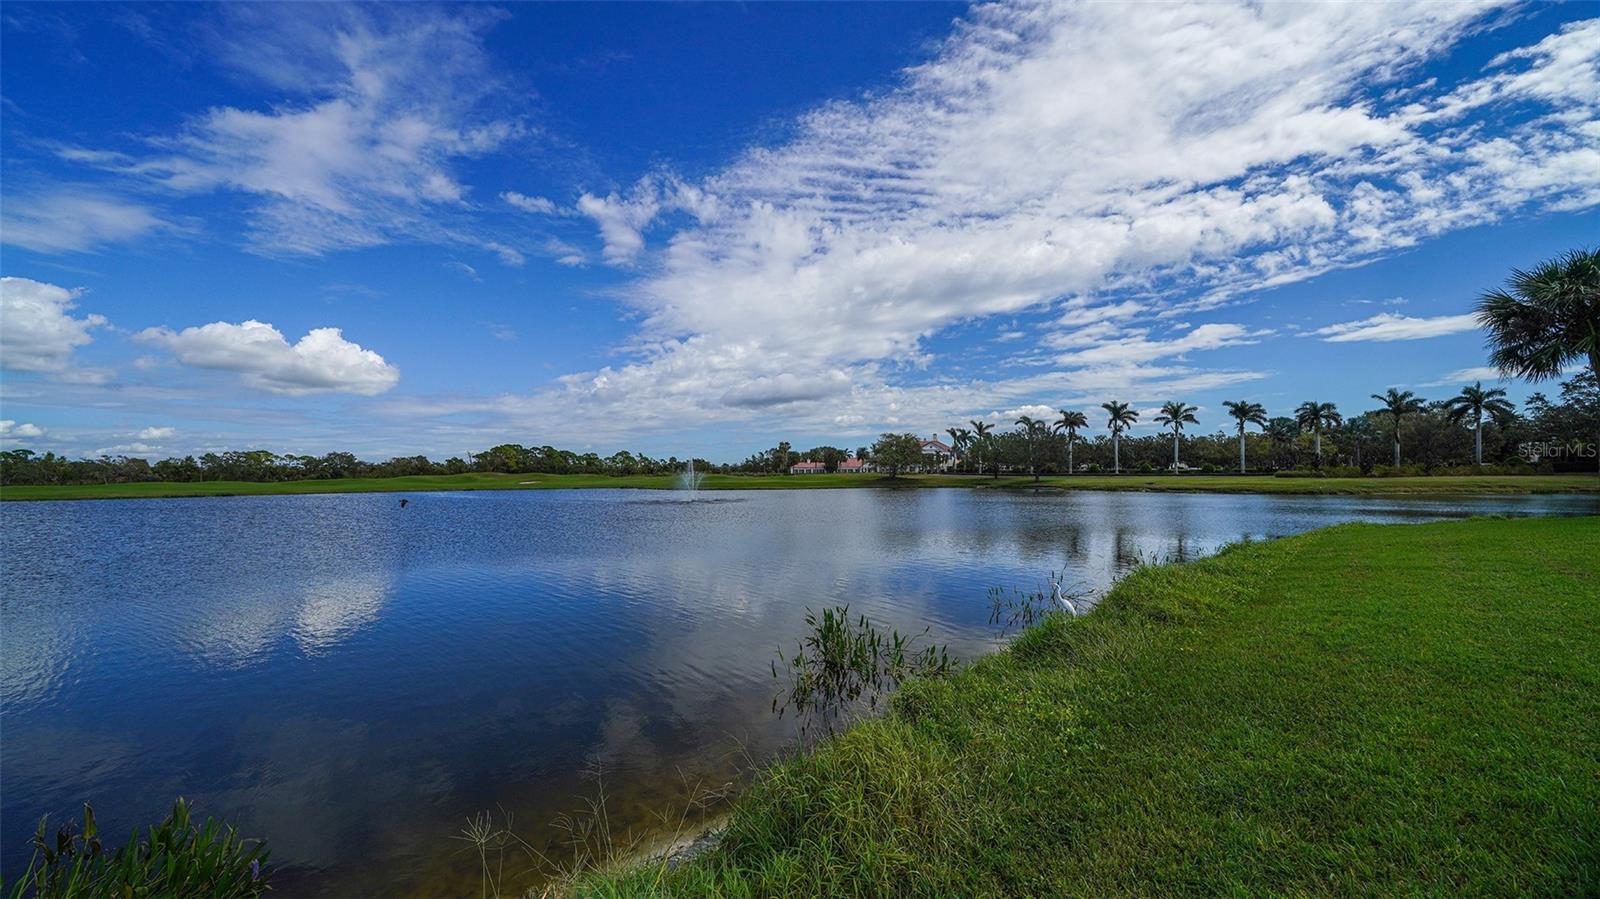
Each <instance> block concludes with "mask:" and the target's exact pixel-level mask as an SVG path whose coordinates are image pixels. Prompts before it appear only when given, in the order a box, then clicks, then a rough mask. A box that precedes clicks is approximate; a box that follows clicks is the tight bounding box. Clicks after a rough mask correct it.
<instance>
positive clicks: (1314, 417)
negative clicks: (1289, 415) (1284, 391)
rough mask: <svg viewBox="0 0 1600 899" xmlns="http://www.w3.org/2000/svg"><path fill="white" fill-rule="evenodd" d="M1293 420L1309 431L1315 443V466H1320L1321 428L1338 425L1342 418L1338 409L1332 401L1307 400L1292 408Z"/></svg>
mask: <svg viewBox="0 0 1600 899" xmlns="http://www.w3.org/2000/svg"><path fill="white" fill-rule="evenodd" d="M1294 420H1295V423H1296V424H1298V425H1299V426H1300V427H1301V428H1303V429H1305V430H1307V431H1310V432H1311V434H1312V438H1313V439H1314V440H1315V443H1316V452H1317V467H1318V468H1321V467H1322V429H1323V428H1335V427H1338V426H1339V424H1340V422H1343V421H1344V419H1343V418H1340V417H1339V409H1338V407H1336V406H1335V405H1334V404H1332V403H1319V402H1317V401H1316V400H1309V401H1307V402H1304V403H1301V404H1300V408H1298V409H1296V410H1294Z"/></svg>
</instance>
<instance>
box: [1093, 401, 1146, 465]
mask: <svg viewBox="0 0 1600 899" xmlns="http://www.w3.org/2000/svg"><path fill="white" fill-rule="evenodd" d="M1100 408H1102V409H1104V410H1106V414H1107V415H1109V416H1111V417H1110V418H1109V419H1107V420H1106V427H1108V428H1110V429H1111V470H1112V471H1113V472H1114V473H1116V474H1122V432H1123V430H1124V429H1126V428H1129V427H1132V426H1133V423H1134V422H1136V421H1138V420H1139V413H1137V412H1135V411H1133V408H1132V407H1131V406H1129V405H1128V404H1127V403H1119V402H1117V401H1115V400H1112V401H1111V402H1109V403H1101V404H1100Z"/></svg>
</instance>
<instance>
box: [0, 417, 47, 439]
mask: <svg viewBox="0 0 1600 899" xmlns="http://www.w3.org/2000/svg"><path fill="white" fill-rule="evenodd" d="M43 436H44V428H41V427H39V426H38V425H36V424H29V423H28V422H20V423H19V422H17V421H14V420H13V419H10V418H5V419H0V439H8V438H24V439H26V438H33V437H43Z"/></svg>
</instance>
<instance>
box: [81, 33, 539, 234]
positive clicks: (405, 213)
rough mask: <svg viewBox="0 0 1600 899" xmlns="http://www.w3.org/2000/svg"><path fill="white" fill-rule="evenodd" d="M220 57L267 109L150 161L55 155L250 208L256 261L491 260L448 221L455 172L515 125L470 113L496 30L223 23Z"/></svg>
mask: <svg viewBox="0 0 1600 899" xmlns="http://www.w3.org/2000/svg"><path fill="white" fill-rule="evenodd" d="M224 12H225V14H226V15H228V16H230V17H231V18H233V19H234V20H235V21H234V22H232V23H231V26H232V27H230V28H229V29H227V33H228V34H231V35H236V37H235V38H233V39H231V40H229V41H225V44H224V56H225V58H226V59H227V60H229V61H231V62H232V64H233V65H234V66H235V67H237V68H239V69H241V70H243V71H245V72H247V73H249V74H251V75H253V76H255V77H256V78H257V79H259V80H260V81H262V82H264V83H265V84H266V85H267V86H268V87H269V88H270V89H273V90H276V91H281V92H285V93H288V94H290V95H291V96H290V97H289V98H288V99H285V100H284V101H283V102H280V103H277V104H275V105H273V106H271V107H269V108H266V109H241V108H236V107H231V106H224V107H217V108H213V109H211V110H209V111H207V112H206V113H204V114H203V115H201V116H199V117H197V118H194V119H192V120H191V121H189V123H188V124H187V126H186V127H185V128H184V129H183V130H182V131H181V132H179V133H177V134H173V135H165V136H158V137H155V138H152V139H151V140H150V142H149V143H150V145H151V148H152V151H153V152H150V153H133V154H127V153H116V152H107V151H102V150H84V149H79V148H67V149H65V150H64V151H63V152H62V155H63V156H64V157H66V158H67V159H71V160H76V161H79V162H83V163H86V164H90V165H97V166H99V167H101V168H106V169H110V170H113V171H118V172H122V173H125V174H130V175H135V176H138V177H140V178H143V179H146V180H147V182H148V183H152V184H154V185H159V186H160V187H162V188H165V189H167V190H170V191H173V192H177V193H180V194H196V193H206V192H211V191H217V190H226V191H233V192H238V193H241V194H243V195H245V196H246V197H248V198H249V199H250V202H251V204H252V206H251V211H250V214H249V220H250V227H249V235H248V237H249V240H250V242H251V244H252V245H253V246H254V247H255V248H257V249H259V250H262V251H264V252H270V253H288V254H319V253H324V252H328V251H330V250H340V249H349V248H355V247H366V246H374V245H378V244H383V243H390V242H393V241H397V240H406V239H424V240H431V241H434V242H438V243H468V244H474V245H478V246H482V247H483V248H485V249H488V250H489V251H491V252H494V253H496V254H497V255H499V256H500V257H501V258H502V259H503V260H504V261H506V262H507V263H508V264H511V265H517V264H520V263H521V256H520V254H519V253H518V252H517V251H516V250H515V249H513V248H511V247H509V246H506V245H504V244H495V245H493V246H488V245H486V244H488V243H493V242H486V241H484V240H481V239H478V238H474V237H472V236H470V235H469V234H467V233H465V226H452V225H451V224H450V223H449V222H448V221H445V222H441V218H448V217H449V216H450V215H452V214H459V213H461V212H463V211H464V210H465V209H466V208H467V205H468V193H469V191H468V189H467V187H466V186H465V185H464V184H463V183H462V182H461V181H460V179H459V177H458V176H457V174H456V171H455V164H456V163H457V162H458V161H460V160H464V159H470V158H472V157H476V156H481V155H483V154H485V153H488V152H490V151H493V150H496V149H498V148H500V147H502V146H503V145H504V144H506V143H507V142H508V141H509V140H512V139H513V138H515V137H517V136H519V135H520V134H522V133H523V131H524V126H523V125H522V124H521V122H519V121H517V120H514V119H506V118H496V117H493V116H490V115H485V114H483V113H481V112H479V111H478V105H479V101H481V100H482V99H483V98H484V97H485V96H486V95H488V94H489V93H491V92H492V91H493V90H495V89H496V87H497V85H498V82H497V81H496V79H495V78H494V77H493V75H492V73H491V70H490V66H489V64H488V60H487V58H486V56H485V54H484V52H483V47H482V37H483V34H484V32H485V31H487V30H488V29H489V28H490V27H491V26H492V25H493V24H494V22H495V21H497V20H498V18H499V14H497V13H494V12H491V11H488V10H486V9H476V8H463V9H459V10H454V11H451V12H449V13H445V12H443V11H440V10H436V9H432V8H427V7H421V6H416V7H389V8H384V9H374V8H368V7H357V6H344V5H341V6H325V7H307V8H306V9H304V10H300V11H299V12H298V13H297V14H296V15H294V16H284V15H282V14H281V12H280V11H276V10H270V9H264V8H255V7H248V6H240V7H227V8H225V10H224Z"/></svg>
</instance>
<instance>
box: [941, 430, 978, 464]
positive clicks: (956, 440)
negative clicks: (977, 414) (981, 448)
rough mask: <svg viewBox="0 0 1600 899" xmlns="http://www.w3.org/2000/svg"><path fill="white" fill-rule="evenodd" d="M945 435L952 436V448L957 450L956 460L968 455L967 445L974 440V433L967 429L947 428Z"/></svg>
mask: <svg viewBox="0 0 1600 899" xmlns="http://www.w3.org/2000/svg"><path fill="white" fill-rule="evenodd" d="M945 433H946V434H949V435H950V448H951V449H952V450H955V454H956V458H957V459H959V458H961V457H962V456H964V455H966V449H967V443H968V441H970V440H971V439H972V432H971V431H969V430H967V429H966V428H946V429H945Z"/></svg>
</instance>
